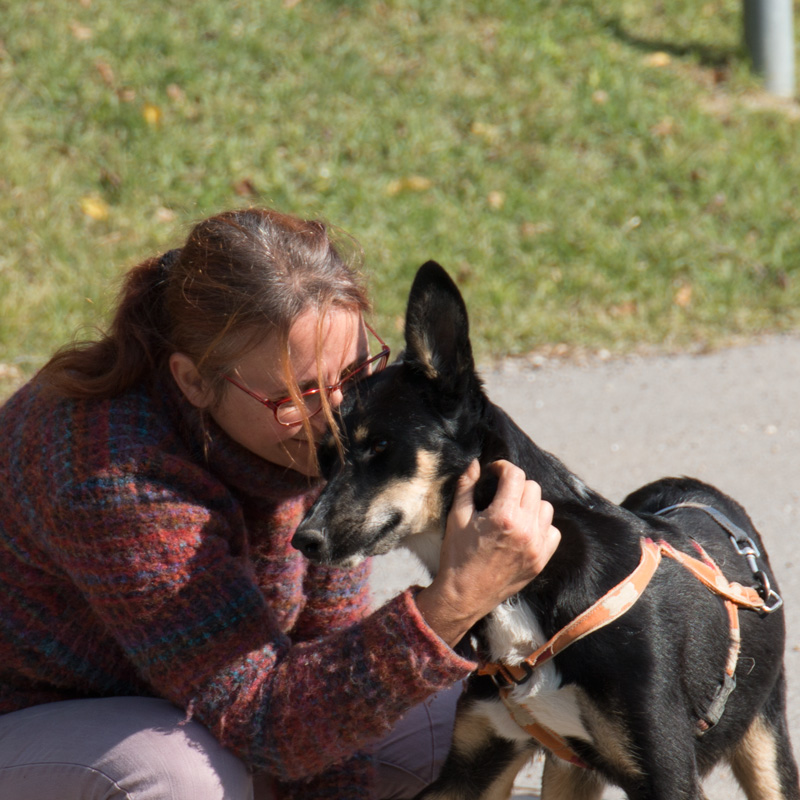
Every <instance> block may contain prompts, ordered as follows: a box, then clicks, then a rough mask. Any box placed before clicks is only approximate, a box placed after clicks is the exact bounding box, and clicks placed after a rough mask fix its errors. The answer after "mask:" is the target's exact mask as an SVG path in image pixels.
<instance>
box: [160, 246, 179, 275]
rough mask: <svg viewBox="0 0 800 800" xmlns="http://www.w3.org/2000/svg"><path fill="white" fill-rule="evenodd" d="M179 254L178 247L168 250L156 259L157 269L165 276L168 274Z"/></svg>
mask: <svg viewBox="0 0 800 800" xmlns="http://www.w3.org/2000/svg"><path fill="white" fill-rule="evenodd" d="M180 255H181V251H180V248H177V249H175V250H168V251H167V252H166V253H164V255H163V256H161V258H159V259H158V269H159V271H160V272H161V273H162V274H163V276H164V277H165V278H166V277H167V276H168V275H169V273H170V271H171V270H172V267H173V266H174V264H175V262H176V261H177V260H178V258H180Z"/></svg>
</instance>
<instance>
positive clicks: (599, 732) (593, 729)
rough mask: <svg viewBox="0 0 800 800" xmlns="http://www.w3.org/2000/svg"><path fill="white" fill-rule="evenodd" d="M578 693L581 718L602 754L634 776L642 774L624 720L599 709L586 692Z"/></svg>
mask: <svg viewBox="0 0 800 800" xmlns="http://www.w3.org/2000/svg"><path fill="white" fill-rule="evenodd" d="M576 695H577V699H578V706H579V707H580V710H581V719H582V720H583V722H584V724H585V725H586V728H587V729H588V731H589V733H590V734H591V737H592V744H593V746H594V748H595V749H596V750H597V752H598V753H599V754H600V756H601V757H602V758H604V759H605V760H606V761H608V762H609V763H610V764H613V765H614V766H615V767H616V768H617V769H618V770H620V772H623V773H625V774H626V775H629V776H630V777H632V778H633V777H639V776H641V775H642V768H641V766H640V765H639V763H638V762H637V761H636V758H635V757H634V755H633V748H632V747H631V739H630V736H629V734H628V731H627V730H626V729H625V726H624V724H623V722H622V720H621V719H619V718H616V717H613V716H609V714H608V713H605V712H603V711H602V710H601V709H599V708H598V707H597V706H596V705H595V704H594V703H593V702H592V700H591V699H590V698H589V696H588V695H587V694H586V693H585V692H583V691H581V690H578V691H577V692H576Z"/></svg>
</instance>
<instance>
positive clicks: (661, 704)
mask: <svg viewBox="0 0 800 800" xmlns="http://www.w3.org/2000/svg"><path fill="white" fill-rule="evenodd" d="M341 429H342V437H343V440H344V444H345V455H344V457H342V456H340V454H339V452H338V451H337V449H336V447H334V445H333V444H332V443H327V444H323V446H322V448H321V451H320V461H321V464H322V469H323V472H324V473H325V475H326V477H327V479H328V484H327V487H326V489H325V491H324V492H323V493H322V495H321V496H320V498H319V499H318V501H317V503H316V504H315V505H314V507H313V508H312V509H311V510H310V512H309V514H308V515H307V517H306V519H305V520H304V522H303V524H302V525H301V526H300V528H299V529H298V531H297V533H296V535H295V538H294V540H293V543H294V544H295V546H296V547H298V548H299V549H300V550H302V551H303V552H304V553H305V554H306V555H307V556H308V557H309V558H311V559H313V560H316V561H321V562H326V563H340V564H346V563H348V562H353V561H355V560H357V559H360V558H363V557H365V556H369V555H372V554H377V553H384V552H387V551H388V550H390V549H392V548H394V547H397V546H405V547H408V548H410V549H411V550H413V551H414V552H416V553H417V554H418V555H419V556H420V558H421V559H422V561H423V562H424V563H425V564H426V565H427V567H428V568H429V569H430V570H431V572H432V573H435V571H436V569H437V565H438V556H439V547H440V542H441V538H442V535H443V532H444V523H445V518H446V515H447V511H448V508H449V506H450V503H451V500H452V497H453V493H454V489H455V484H456V480H457V478H458V476H459V475H461V473H462V472H463V471H464V470H465V469H466V467H467V466H468V464H469V463H470V462H471V461H472V460H473V459H475V458H479V459H480V460H481V462H482V464H488V463H490V462H492V461H494V460H496V459H498V458H505V459H508V460H510V461H512V462H513V463H515V464H517V465H519V466H520V467H522V468H523V469H524V470H525V471H526V473H527V474H528V476H529V477H531V478H533V479H535V480H536V481H538V482H539V483H540V484H541V486H542V493H543V496H544V498H545V499H547V500H549V501H550V502H551V503H552V504H553V506H554V507H555V520H554V524H555V525H556V526H557V527H558V528H559V530H560V531H561V534H562V540H561V544H560V546H559V547H558V549H557V551H556V553H555V555H554V556H553V557H552V559H551V560H550V562H549V564H548V565H547V567H546V568H545V569H544V571H543V572H542V573H541V574H540V575H539V576H538V577H537V578H536V580H534V581H533V582H532V583H530V584H529V585H528V586H527V587H526V588H525V589H524V590H523V591H522V592H520V593H519V594H518V595H516V596H515V597H514V598H512V599H511V600H509V601H506V602H505V603H503V604H502V605H501V606H499V607H498V608H497V609H496V610H495V611H494V612H493V613H492V614H490V615H489V616H488V617H486V618H484V619H483V620H482V621H481V622H480V623H479V624H478V625H477V626H476V627H475V628H474V629H473V631H472V635H471V636H470V637H468V638H469V639H470V641H471V642H472V645H473V647H474V648H475V652H476V653H477V658H478V659H479V660H481V661H483V662H484V663H485V664H487V668H486V669H485V670H484V673H485V674H477V673H476V674H475V675H473V677H471V678H470V681H469V684H468V688H467V690H466V692H465V694H464V695H463V697H462V698H461V700H460V702H459V707H458V714H457V720H456V727H455V733H454V740H453V746H452V749H451V751H450V755H449V757H448V760H447V763H446V764H445V766H444V769H443V771H442V774H441V777H440V778H439V779H438V780H437V781H436V783H435V784H434V785H433V786H431V787H429V788H428V789H427V790H426V791H425V792H423V793H422V795H421V796H422V797H426V798H451V799H452V800H456V799H457V798H458V799H460V800H463V799H464V798H484V800H486V799H488V798H501V797H507V796H508V794H509V793H510V789H511V786H512V784H513V781H514V777H515V775H516V773H517V772H518V770H519V769H520V768H521V767H522V766H523V765H524V763H525V762H526V761H527V760H528V759H529V758H530V757H531V755H532V754H533V753H534V752H536V751H537V750H539V749H540V748H541V747H542V745H544V746H545V748H546V751H547V759H546V765H545V772H544V778H543V794H542V797H543V798H545V799H546V800H562V799H563V800H566V798H571V799H572V800H576V799H577V800H592V799H594V798H599V797H601V795H602V790H603V787H604V786H605V785H606V784H607V783H613V784H617V785H618V786H620V787H622V788H623V789H624V791H625V792H626V793H627V794H628V796H629V797H631V798H650V799H651V800H654V799H655V798H659V800H666V798H676V799H677V798H683V799H686V798H702V797H703V794H702V789H701V785H700V781H701V778H702V776H703V775H705V774H706V773H707V772H708V771H709V770H710V769H711V768H712V766H713V765H714V764H716V763H717V762H718V761H720V760H726V761H727V762H729V764H730V765H731V767H732V768H733V771H734V774H735V775H736V777H737V778H738V780H739V782H740V783H741V785H742V787H743V789H744V791H745V792H746V794H747V797H748V798H750V800H755V799H756V798H761V799H763V800H768V799H769V800H774V799H776V798H793V800H798V798H800V790H799V789H798V776H797V767H796V765H795V761H794V758H793V755H792V750H791V745H790V742H789V736H788V731H787V724H786V711H785V683H784V673H783V648H784V620H783V614H782V610H780V609H779V608H778V606H779V605H780V600H779V597H778V595H777V586H776V582H775V579H774V577H773V575H772V572H771V570H770V567H769V563H768V560H767V557H766V555H764V550H763V547H762V544H761V540H760V538H759V535H758V533H757V532H756V531H755V529H754V528H753V525H752V523H751V522H750V519H749V518H748V516H747V514H746V513H745V512H744V510H743V509H742V508H741V507H740V506H739V505H738V504H736V503H735V502H734V501H733V500H731V499H730V498H729V497H727V496H725V495H724V494H722V493H721V492H719V491H718V490H716V489H714V488H713V487H711V486H708V485H706V484H702V483H700V482H698V481H696V480H691V479H685V478H681V479H664V480H661V481H657V482H656V483H653V484H650V485H648V486H645V487H644V488H642V489H639V490H638V491H636V492H634V493H633V494H632V495H630V496H629V497H628V498H627V499H626V500H625V501H624V502H623V503H622V505H615V504H613V503H611V502H609V501H607V500H605V499H604V498H603V497H601V496H600V495H598V494H597V493H595V492H594V491H592V490H591V489H589V488H587V487H586V486H585V485H584V484H583V482H582V481H580V480H579V479H578V478H577V477H576V476H575V475H573V474H572V473H571V472H569V471H568V470H567V468H566V467H565V466H564V465H563V464H561V462H559V461H558V460H557V459H556V458H555V457H553V456H552V455H550V454H549V453H546V452H544V451H542V450H540V449H539V448H538V447H537V446H536V445H535V444H534V443H533V442H532V441H531V440H530V439H529V438H528V437H527V436H526V435H525V434H524V433H523V432H522V431H521V430H520V429H519V428H518V427H517V426H516V425H515V424H514V423H513V422H512V421H511V419H510V418H509V417H508V416H507V415H506V414H505V413H504V412H503V411H502V410H501V409H500V408H498V407H497V406H495V405H493V404H492V403H490V402H489V400H488V399H487V397H486V395H485V394H484V392H483V390H482V387H481V382H480V380H479V378H478V377H477V375H476V373H475V369H474V364H473V357H472V350H471V346H470V342H469V333H468V323H467V313H466V308H465V306H464V303H463V300H462V298H461V295H460V294H459V292H458V289H457V288H456V286H455V285H454V284H453V282H452V281H451V280H450V278H449V277H448V276H447V274H446V273H445V272H444V270H443V269H442V268H441V267H439V266H438V265H437V264H434V263H433V262H429V263H428V264H426V265H424V266H423V267H422V268H421V269H420V271H419V273H418V274H417V277H416V280H415V281H414V285H413V287H412V289H411V295H410V298H409V304H408V312H407V316H406V350H405V353H404V354H403V356H402V358H401V359H400V360H399V361H398V362H397V363H395V364H393V365H391V366H390V367H388V368H387V369H386V370H385V371H384V372H382V373H379V374H377V375H375V376H373V377H371V378H369V379H367V380H366V381H365V382H364V383H362V384H361V385H360V386H359V388H358V391H357V392H353V393H352V395H351V396H350V397H349V399H348V407H347V408H345V409H343V419H342V423H341ZM478 488H479V490H480V491H479V494H480V495H481V496H482V503H483V504H484V505H486V504H488V502H489V500H490V498H491V496H492V494H493V491H494V486H492V485H491V481H490V480H489V479H487V480H486V482H485V483H484V482H481V483H479V487H478ZM682 554H685V555H686V556H690V557H691V558H690V559H688V560H687V559H686V558H685V556H683V555H682ZM661 555H663V556H665V557H664V558H663V560H661V562H660V565H659V561H658V559H659V558H660V556H661ZM681 558H683V559H684V560H685V561H686V564H682V563H681V562H680V560H675V559H681ZM648 559H650V567H649V568H648V567H647V564H645V562H646V561H648ZM653 559H655V564H653V563H652V561H653ZM689 562H691V564H689ZM687 564H689V566H691V565H692V564H694V565H695V566H697V565H698V564H700V565H701V566H700V567H698V569H695V570H694V572H693V571H691V570H690V569H687V568H685V567H686V565H687ZM715 564H716V565H717V566H714V565H715ZM643 565H644V566H643ZM655 567H658V568H657V569H656V568H655ZM718 568H719V569H720V570H721V572H722V573H723V574H724V578H723V577H721V576H720V575H718V572H717V570H718ZM648 569H649V572H651V573H653V574H652V579H651V580H650V581H649V585H647V588H646V589H643V590H642V586H641V585H640V584H639V583H636V582H635V581H634V580H633V579H632V578H631V577H630V576H631V575H634V576H639V577H641V574H642V570H644V571H645V572H648ZM709 576H710V577H709ZM646 577H649V574H648V575H647V576H646ZM704 579H705V583H704V582H703V581H704ZM644 582H645V583H646V581H644ZM729 582H730V583H729ZM751 586H752V587H754V588H752V589H751V588H749V587H751ZM615 587H616V590H615ZM709 587H710V589H711V590H710V589H709ZM742 587H745V588H742ZM609 592H611V594H607V593H609ZM603 598H605V599H603ZM737 606H743V608H742V610H741V612H740V613H739V614H738V620H739V622H738V624H737V623H736V618H737V614H736V613H735V612H734V610H733V609H734V608H736V607H737ZM587 609H589V611H587ZM600 612H602V613H600ZM598 614H600V617H602V620H601V623H600V625H599V626H598V627H597V629H596V630H595V629H594V628H593V627H591V626H590V627H589V628H588V629H586V628H585V627H583V628H581V627H580V626H581V625H584V623H585V622H586V621H587V620H589V621H590V622H591V621H592V619H594V618H597V617H598ZM581 615H583V616H581ZM576 619H577V620H578V623H576V625H577V626H578V631H579V633H580V635H579V636H575V635H574V634H575V630H574V626H572V627H571V623H573V621H575V620H576ZM596 621H597V620H596V619H595V622H596ZM739 626H740V632H741V651H740V652H739V651H738V641H737V640H738V638H739V636H738V631H737V628H738V627H739ZM587 630H591V631H593V632H590V633H587ZM565 631H566V633H565ZM584 633H586V634H587V635H584ZM548 642H550V644H549V645H548V644H547V643H548ZM545 651H546V652H545ZM534 653H536V654H537V655H535V656H532V655H531V654H534ZM737 655H738V660H737ZM555 754H558V755H555Z"/></svg>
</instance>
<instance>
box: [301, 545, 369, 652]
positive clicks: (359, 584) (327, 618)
mask: <svg viewBox="0 0 800 800" xmlns="http://www.w3.org/2000/svg"><path fill="white" fill-rule="evenodd" d="M370 566H371V565H370V562H369V560H366V561H363V562H362V563H361V564H359V565H358V566H357V567H354V568H352V569H342V568H338V567H325V566H320V565H317V564H311V565H309V567H308V569H307V570H306V574H305V578H304V580H303V590H304V595H305V600H306V602H305V606H304V607H303V611H302V612H301V614H300V617H299V619H298V620H297V622H296V623H295V625H294V628H293V629H292V638H293V639H295V640H297V641H307V640H309V639H316V638H317V637H319V636H324V635H327V634H329V633H334V632H336V631H340V630H344V629H345V628H349V627H350V626H351V625H354V624H355V623H357V622H359V621H360V620H362V619H364V617H366V616H367V614H368V613H369V609H370V601H371V593H370V588H369V573H370ZM331 597H336V598H337V602H336V603H331V602H330V598H331Z"/></svg>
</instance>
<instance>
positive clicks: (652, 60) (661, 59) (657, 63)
mask: <svg viewBox="0 0 800 800" xmlns="http://www.w3.org/2000/svg"><path fill="white" fill-rule="evenodd" d="M644 63H645V64H646V65H647V66H648V67H666V66H668V65H669V64H671V63H672V57H671V56H670V54H669V53H664V52H663V51H661V50H659V51H658V52H656V53H651V54H650V55H649V56H647V57H646V58H645V59H644Z"/></svg>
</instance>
